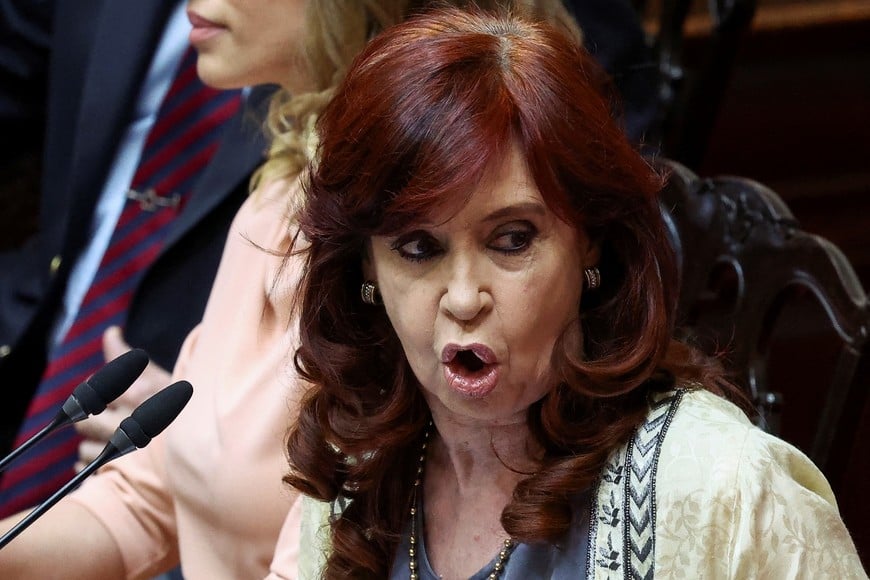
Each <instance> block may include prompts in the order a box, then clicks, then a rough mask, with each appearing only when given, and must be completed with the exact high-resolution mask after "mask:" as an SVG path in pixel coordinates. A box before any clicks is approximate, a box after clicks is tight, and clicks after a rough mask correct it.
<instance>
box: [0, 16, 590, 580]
mask: <svg viewBox="0 0 870 580" xmlns="http://www.w3.org/2000/svg"><path fill="white" fill-rule="evenodd" d="M475 3H476V4H479V5H485V6H497V5H505V4H507V5H511V6H515V7H516V9H517V10H518V11H520V12H522V13H524V14H528V15H530V16H532V17H534V18H544V19H548V20H550V21H552V22H554V23H558V24H559V25H560V26H561V27H562V28H564V29H565V30H567V31H569V32H571V33H572V34H573V35H574V36H575V37H576V38H579V30H578V29H577V26H576V24H574V23H573V21H572V20H571V19H570V17H569V16H568V15H567V12H566V11H565V9H564V7H562V6H561V3H560V2H559V0H533V1H529V0H517V1H510V0H483V1H481V0H477V2H475ZM430 4H433V2H430V1H429V0H360V1H348V0H281V1H277V2H276V1H274V0H243V1H242V0H188V6H187V8H188V13H189V15H190V17H191V18H190V19H191V22H192V23H194V25H195V26H198V27H201V28H203V27H204V28H203V29H201V30H199V31H198V32H197V33H196V34H194V35H192V36H191V41H192V43H193V44H194V46H195V48H196V49H197V51H198V62H197V66H198V72H199V74H200V76H201V77H202V78H203V80H204V81H205V82H206V83H208V84H210V85H213V86H217V87H238V86H243V85H250V84H255V83H274V84H280V85H281V89H280V90H279V92H278V94H277V95H276V96H275V99H274V101H273V102H272V103H271V108H270V114H269V120H270V127H271V129H272V132H273V137H274V138H273V145H272V148H271V150H270V154H269V159H268V160H267V162H266V164H265V165H264V167H263V168H262V169H261V171H260V173H259V175H258V179H257V180H256V182H255V183H256V184H257V187H256V190H255V191H254V192H253V193H252V194H251V196H250V197H249V198H248V200H246V202H245V203H244V204H243V205H242V207H241V209H240V210H239V212H238V214H237V215H236V216H235V219H234V221H233V224H232V226H231V228H230V232H229V238H228V240H227V243H226V246H225V249H224V253H223V256H222V260H221V265H220V268H219V271H218V274H217V278H216V280H215V282H214V286H213V288H212V291H211V294H210V297H209V301H208V305H207V307H206V311H205V314H204V318H203V320H202V322H201V323H200V324H199V326H198V327H197V328H196V329H194V331H193V332H192V333H191V334H190V336H189V337H188V338H187V340H186V341H185V344H184V347H183V349H182V352H181V355H180V357H179V361H178V363H177V366H176V368H175V369H174V372H173V374H174V376H175V378H179V379H182V378H183V379H187V380H189V381H190V382H191V383H192V384H193V385H194V389H195V392H194V396H193V398H192V400H191V402H190V404H189V405H188V406H187V408H186V409H185V410H184V412H183V413H182V414H181V415H180V416H179V418H178V419H177V420H176V421H175V422H174V423H173V424H172V425H171V426H170V427H169V428H168V429H167V430H166V432H165V433H164V434H163V435H161V436H160V437H158V438H156V439H155V441H154V442H152V443H151V445H149V447H147V448H146V449H143V450H141V451H139V452H137V453H133V454H131V455H129V456H127V457H124V458H121V459H120V460H118V461H117V462H114V463H112V464H109V465H108V466H107V467H106V468H105V469H104V470H102V471H101V472H100V473H99V474H98V475H97V476H96V477H94V478H92V479H90V480H89V481H87V482H86V483H85V484H84V485H83V486H82V488H81V489H80V490H78V491H77V492H76V493H74V494H72V495H71V496H70V497H68V498H66V499H65V500H64V501H62V502H60V503H59V504H58V505H57V506H55V507H54V508H52V510H50V511H49V512H47V513H46V515H45V517H43V518H42V519H40V520H39V521H38V522H37V523H36V524H35V525H34V526H32V527H31V528H29V529H28V530H27V531H25V532H24V533H23V534H22V535H21V536H20V537H18V538H16V539H15V541H13V542H12V543H11V544H9V545H8V546H6V547H4V549H3V550H2V552H0V577H2V578H16V579H18V578H35V579H43V578H57V577H61V576H62V577H63V578H69V579H72V578H149V577H151V576H153V575H155V574H158V573H161V572H163V571H165V570H168V569H170V568H172V567H173V566H175V565H177V564H178V563H179V562H180V563H181V568H182V572H183V574H184V575H185V577H188V578H193V579H200V578H203V579H206V578H207V579H209V580H213V579H220V578H226V579H238V578H245V579H248V578H263V577H267V576H268V577H269V578H274V579H278V578H287V579H291V578H295V577H296V558H297V553H298V537H299V522H300V519H299V509H298V507H299V502H298V501H297V500H298V494H297V493H296V492H295V491H293V490H288V489H287V488H286V486H284V485H283V484H282V481H281V478H282V476H283V475H284V473H285V471H286V465H287V462H286V456H285V441H284V436H285V433H286V430H287V424H288V421H290V420H291V419H292V417H293V416H294V415H295V409H296V407H297V401H298V399H299V397H300V394H301V391H302V390H303V386H302V385H303V384H304V383H302V382H301V381H300V379H299V377H298V376H297V375H296V374H295V372H294V369H293V364H292V357H291V356H290V354H289V353H292V352H293V351H294V350H295V347H296V345H297V344H298V343H297V332H296V329H297V321H296V319H295V318H293V312H292V308H291V307H292V293H293V290H294V289H295V287H296V281H297V279H298V276H299V270H300V268H299V263H298V261H293V262H290V263H284V261H283V259H282V256H283V253H284V252H285V251H287V250H288V249H289V248H290V247H291V245H292V240H293V238H294V236H295V235H296V231H297V230H296V227H295V226H294V223H293V211H292V208H293V207H294V206H295V205H296V203H297V202H298V198H299V196H300V190H299V185H298V183H299V182H298V176H299V174H300V172H301V171H302V170H303V169H304V168H305V166H306V164H307V163H308V159H309V156H310V154H311V152H312V151H313V149H314V144H315V142H316V136H315V135H314V133H313V127H314V123H313V120H314V119H315V118H316V116H317V114H318V113H319V111H320V109H321V108H322V107H323V105H324V104H325V103H326V102H328V100H329V99H330V98H331V96H332V93H333V91H334V88H335V86H336V85H337V84H338V82H339V81H340V80H341V78H342V77H343V75H344V73H345V71H346V70H347V69H348V68H349V66H350V63H351V61H352V59H353V57H354V56H355V55H356V54H357V53H358V52H359V51H360V50H362V48H363V47H364V45H365V44H366V42H367V41H368V40H369V39H370V38H371V37H373V36H374V35H376V34H377V33H378V32H380V31H381V30H383V29H384V28H386V27H388V26H390V25H392V24H395V23H397V22H400V21H402V20H403V19H404V18H406V17H407V16H408V15H409V14H411V13H413V12H414V11H416V10H419V9H420V8H423V7H426V6H428V5H430ZM438 4H439V5H445V4H450V5H454V6H465V5H466V4H468V2H467V1H466V0H453V1H451V2H447V3H445V2H444V1H443V0H439V1H438ZM192 241H194V242H195V240H192ZM181 290H182V291H184V289H181ZM155 323H159V321H156V322H155ZM14 523H15V521H4V522H3V524H0V528H2V527H3V526H5V527H6V528H9V527H11V526H12V525H13V524H14Z"/></svg>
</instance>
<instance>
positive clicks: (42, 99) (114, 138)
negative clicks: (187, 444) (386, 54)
mask: <svg viewBox="0 0 870 580" xmlns="http://www.w3.org/2000/svg"><path fill="white" fill-rule="evenodd" d="M183 8H184V2H179V1H177V0H143V1H141V2H133V3H126V2H125V3H118V2H110V1H107V0H93V1H88V2H81V1H80V0H54V1H51V2H37V1H32V2H26V1H20V0H0V13H2V18H3V22H2V23H0V27H2V28H0V31H2V34H0V79H2V82H0V153H2V154H3V156H2V157H3V161H0V163H3V164H11V163H12V162H13V161H14V160H15V159H16V157H17V156H18V155H25V154H31V155H32V151H33V150H34V148H37V147H41V148H42V152H41V155H42V174H41V191H40V196H41V200H40V213H39V228H38V232H37V234H36V235H34V236H33V237H32V238H31V239H29V240H27V242H26V243H25V244H24V245H23V247H21V248H18V249H14V250H7V251H5V252H3V253H0V385H3V390H4V399H3V404H2V405H0V451H2V452H3V453H4V454H5V452H8V451H9V449H10V448H11V445H12V441H13V439H14V437H15V434H16V432H17V430H18V428H19V425H20V423H21V421H22V417H23V415H24V413H25V410H26V408H27V405H28V402H29V401H30V399H31V397H32V395H33V392H34V389H35V388H36V385H37V384H38V382H39V380H40V377H41V376H42V374H43V371H44V368H45V364H46V356H47V353H48V350H49V348H50V343H51V340H52V339H53V333H54V332H55V325H56V324H57V322H58V318H59V317H60V316H62V315H63V313H64V308H65V306H64V303H65V293H66V292H67V291H68V288H69V284H70V279H71V276H73V275H74V273H75V270H76V268H77V263H78V262H79V259H80V258H81V257H82V255H83V253H84V252H86V251H87V250H88V247H89V244H90V243H92V239H93V238H92V234H93V231H94V229H95V228H96V226H97V223H96V221H95V220H99V219H100V207H99V205H98V201H99V198H100V194H101V191H103V189H104V183H105V182H106V180H107V177H108V176H109V175H110V172H111V171H112V169H113V164H114V163H116V158H117V156H118V155H119V148H120V146H119V143H121V142H122V140H123V138H124V135H125V132H126V131H127V130H128V127H129V126H130V125H131V124H132V123H134V122H136V121H137V119H136V107H137V95H140V93H141V91H142V88H143V83H144V82H145V78H146V73H147V72H148V70H149V66H150V63H151V62H152V58H153V57H154V56H155V52H156V50H157V48H158V45H159V44H160V43H161V40H162V38H163V37H164V32H165V31H166V30H167V27H168V26H169V24H170V23H172V22H173V21H174V22H175V24H176V25H177V23H178V21H179V20H181V21H182V22H183V24H184V25H187V22H186V17H185V16H184V13H183ZM187 26H189V25H187ZM181 36H182V39H183V40H182V43H186V31H183V32H182V35H181ZM176 44H177V43H176ZM270 93H271V89H269V88H258V89H255V90H253V91H251V92H250V94H249V95H248V97H247V99H245V103H244V105H243V106H242V107H241V109H240V110H239V112H238V113H237V114H236V115H235V116H234V117H233V118H232V119H231V120H230V121H229V122H228V123H227V124H226V127H225V128H224V132H223V135H222V138H221V142H220V145H219V148H218V150H217V151H216V153H215V154H214V156H213V157H212V158H211V161H210V162H209V164H208V166H207V168H206V169H205V170H204V171H203V172H202V173H201V175H200V176H199V178H198V180H197V182H196V184H195V186H194V188H193V191H192V193H191V196H190V198H189V200H188V201H187V204H186V206H185V207H184V210H183V211H182V212H181V213H180V215H179V217H178V218H177V219H175V221H174V222H173V223H172V225H171V226H170V228H169V230H168V232H167V233H166V236H165V239H164V240H163V244H162V249H161V251H160V253H159V255H158V256H157V258H156V259H155V260H154V262H153V263H152V264H151V266H150V267H148V268H147V270H146V271H145V273H144V275H143V276H142V278H141V282H140V283H139V284H138V286H137V287H136V289H135V291H134V295H133V298H132V302H131V303H130V306H129V309H128V311H127V314H126V322H125V324H124V328H123V336H122V335H121V334H120V333H119V332H118V331H117V330H114V329H113V330H112V331H110V333H109V335H107V336H106V350H107V354H112V355H114V354H119V353H120V352H122V351H123V350H125V349H126V344H127V343H129V344H130V345H133V346H135V347H141V348H144V349H145V350H146V351H147V352H148V354H149V355H150V357H151V359H152V361H153V362H154V363H155V364H156V365H158V366H159V367H162V368H163V369H171V368H172V366H173V364H174V361H175V359H176V357H177V355H178V352H179V349H180V348H181V344H182V341H183V339H184V337H185V336H186V335H187V333H188V332H189V331H190V329H191V328H192V327H193V326H194V325H195V324H196V323H197V322H198V321H199V320H200V318H201V316H202V312H203V309H204V306H205V302H206V298H207V296H208V292H209V290H210V288H211V284H212V280H213V279H214V276H215V271H216V269H217V265H218V262H219V259H220V255H221V251H222V249H223V244H224V240H225V237H226V232H227V230H228V227H229V224H230V221H231V220H232V217H233V215H234V214H235V213H236V211H237V209H238V207H239V206H240V205H241V203H242V201H243V200H244V198H245V197H246V195H247V193H248V182H249V179H250V175H251V173H252V171H253V170H254V169H255V168H256V167H257V166H258V165H259V164H260V163H261V162H262V160H263V155H264V151H265V142H264V138H263V135H262V131H261V128H260V124H259V122H258V121H257V118H258V117H259V116H260V113H261V112H262V109H263V108H264V105H265V103H266V101H267V100H268V98H267V97H268V95H269V94H270ZM43 127H44V128H45V132H44V136H43V138H42V139H39V138H36V136H38V135H40V130H41V129H42V128H43ZM21 136H24V137H26V139H27V140H25V141H22V137H21ZM28 140H29V141H28ZM0 187H2V184H0ZM123 193H124V192H123V190H122V191H121V194H122V195H123ZM110 225H111V224H110ZM151 370H152V371H154V373H156V375H155V376H157V377H168V375H166V374H161V373H160V372H159V371H158V370H157V369H151ZM149 372H150V371H149ZM162 386H165V385H159V384H158V385H155V386H154V388H159V387H162ZM144 394H147V393H140V396H142V397H144Z"/></svg>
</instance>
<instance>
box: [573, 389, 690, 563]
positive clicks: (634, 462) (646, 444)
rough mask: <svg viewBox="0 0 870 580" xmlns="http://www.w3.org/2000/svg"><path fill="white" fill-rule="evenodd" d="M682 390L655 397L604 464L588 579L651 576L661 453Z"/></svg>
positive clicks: (595, 500) (594, 515)
mask: <svg viewBox="0 0 870 580" xmlns="http://www.w3.org/2000/svg"><path fill="white" fill-rule="evenodd" d="M684 392H685V391H684V390H683V389H678V390H676V391H669V392H667V393H657V394H655V395H654V396H653V397H652V400H651V402H650V412H649V414H648V415H647V418H646V420H644V422H643V423H642V424H641V425H640V426H639V427H638V428H637V430H636V431H635V433H634V435H633V436H632V437H631V439H630V440H629V442H628V444H626V445H621V446H620V447H619V448H618V449H616V450H615V451H614V452H613V453H612V454H611V456H610V458H609V459H608V461H607V463H606V464H605V465H604V469H603V470H602V473H601V478H600V479H599V482H598V485H597V487H596V489H595V490H594V493H593V495H592V497H593V503H592V509H591V521H590V525H589V556H588V558H587V563H586V576H587V578H594V579H601V580H616V579H619V578H631V579H643V580H651V579H652V578H653V571H654V564H655V521H656V518H655V516H656V513H655V512H656V505H655V482H656V470H657V469H658V460H659V451H660V450H661V445H662V441H663V440H664V438H665V435H666V434H667V431H668V427H669V425H670V423H671V419H672V418H673V416H674V413H675V412H676V410H677V407H678V406H679V404H680V400H681V399H682V396H683V393H684Z"/></svg>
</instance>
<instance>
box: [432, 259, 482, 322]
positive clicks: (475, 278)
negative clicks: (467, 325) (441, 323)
mask: <svg viewBox="0 0 870 580" xmlns="http://www.w3.org/2000/svg"><path fill="white" fill-rule="evenodd" d="M441 303H442V308H443V309H444V310H445V311H446V312H448V313H449V314H450V315H451V316H452V317H453V318H455V319H457V320H459V321H462V322H470V321H472V320H474V319H475V318H476V317H477V316H478V315H480V314H481V312H484V311H486V310H487V308H488V305H489V304H490V303H491V298H490V294H489V291H488V290H487V289H486V284H485V282H483V280H482V272H481V271H480V268H477V267H475V265H474V263H473V262H472V261H470V260H457V261H455V262H454V263H453V264H451V268H450V269H449V273H448V277H447V283H446V285H445V289H444V295H443V296H442V298H441Z"/></svg>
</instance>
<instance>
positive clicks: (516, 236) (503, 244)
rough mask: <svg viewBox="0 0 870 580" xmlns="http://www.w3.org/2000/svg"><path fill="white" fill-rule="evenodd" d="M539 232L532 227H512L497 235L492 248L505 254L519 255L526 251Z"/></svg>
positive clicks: (491, 244) (491, 245)
mask: <svg viewBox="0 0 870 580" xmlns="http://www.w3.org/2000/svg"><path fill="white" fill-rule="evenodd" d="M536 233H537V230H536V229H535V228H534V227H532V226H530V225H525V226H523V227H516V226H514V227H511V228H510V229H508V230H506V231H502V232H499V233H497V234H496V237H495V239H494V240H493V241H492V242H491V243H490V247H491V248H492V249H494V250H497V251H499V252H503V253H505V254H518V253H521V252H523V251H525V250H526V249H527V248H528V247H529V246H530V245H531V243H532V240H534V238H535V234H536Z"/></svg>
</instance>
